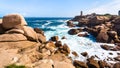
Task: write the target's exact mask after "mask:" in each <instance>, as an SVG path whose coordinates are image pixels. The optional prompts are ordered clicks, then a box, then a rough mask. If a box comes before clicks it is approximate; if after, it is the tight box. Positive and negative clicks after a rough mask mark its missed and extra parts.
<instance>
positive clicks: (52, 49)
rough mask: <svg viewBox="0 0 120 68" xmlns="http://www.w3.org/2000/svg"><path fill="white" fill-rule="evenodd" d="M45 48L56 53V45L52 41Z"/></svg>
mask: <svg viewBox="0 0 120 68" xmlns="http://www.w3.org/2000/svg"><path fill="white" fill-rule="evenodd" d="M45 48H47V49H48V50H50V51H51V52H54V51H55V44H54V42H52V41H49V42H47V43H46V45H45Z"/></svg>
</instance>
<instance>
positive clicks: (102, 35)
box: [96, 29, 109, 43]
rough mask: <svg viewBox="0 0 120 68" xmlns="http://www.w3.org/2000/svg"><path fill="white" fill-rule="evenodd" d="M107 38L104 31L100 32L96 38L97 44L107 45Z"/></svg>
mask: <svg viewBox="0 0 120 68" xmlns="http://www.w3.org/2000/svg"><path fill="white" fill-rule="evenodd" d="M108 39H109V36H108V34H107V31H106V30H104V29H103V30H101V31H100V33H99V34H98V36H97V37H96V40H97V42H102V43H107V42H108Z"/></svg>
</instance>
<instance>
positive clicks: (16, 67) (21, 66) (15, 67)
mask: <svg viewBox="0 0 120 68" xmlns="http://www.w3.org/2000/svg"><path fill="white" fill-rule="evenodd" d="M5 68H26V67H25V66H24V65H16V64H11V65H8V66H5Z"/></svg>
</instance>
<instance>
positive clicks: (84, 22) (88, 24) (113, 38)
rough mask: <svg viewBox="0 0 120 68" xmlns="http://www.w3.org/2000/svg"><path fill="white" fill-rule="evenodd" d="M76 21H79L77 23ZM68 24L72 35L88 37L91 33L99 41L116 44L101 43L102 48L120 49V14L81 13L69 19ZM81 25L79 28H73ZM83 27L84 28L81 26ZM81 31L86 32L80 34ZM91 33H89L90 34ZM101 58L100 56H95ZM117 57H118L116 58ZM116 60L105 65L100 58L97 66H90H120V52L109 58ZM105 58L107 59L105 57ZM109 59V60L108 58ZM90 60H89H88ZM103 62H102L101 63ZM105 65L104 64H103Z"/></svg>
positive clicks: (117, 67) (109, 49)
mask: <svg viewBox="0 0 120 68" xmlns="http://www.w3.org/2000/svg"><path fill="white" fill-rule="evenodd" d="M75 22H78V23H77V24H75ZM67 26H68V27H70V28H71V29H70V30H69V31H68V33H69V34H70V35H78V37H88V36H89V34H91V35H93V36H94V37H95V38H96V41H97V42H98V43H109V44H114V46H109V45H101V48H103V49H104V50H107V51H116V53H117V52H119V51H120V46H119V43H120V38H119V37H120V27H119V26H120V16H117V15H110V14H105V15H99V14H95V13H93V14H90V15H80V16H75V17H74V18H73V19H72V20H69V21H67ZM73 27H79V28H73ZM81 27H82V28H81ZM80 32H86V33H84V34H79V33H80ZM88 33H89V34H88ZM94 57H96V58H99V56H94ZM116 58H117V59H116ZM107 59H111V60H112V61H114V62H115V63H114V64H111V63H107V64H110V65H108V66H107V65H105V64H106V62H107V61H106V62H105V61H101V60H98V61H97V62H96V63H97V64H99V65H97V64H95V66H96V67H94V66H93V67H90V66H89V65H88V67H89V68H106V67H107V68H119V67H120V66H119V65H116V64H120V63H119V60H118V59H120V58H119V54H118V57H114V58H107ZM104 60H105V59H104ZM108 61H109V60H108ZM88 62H89V61H88ZM100 63H102V64H100ZM102 65H103V66H102Z"/></svg>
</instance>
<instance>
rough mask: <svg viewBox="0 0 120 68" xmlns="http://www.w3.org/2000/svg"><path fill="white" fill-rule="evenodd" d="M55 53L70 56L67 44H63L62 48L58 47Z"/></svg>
mask: <svg viewBox="0 0 120 68" xmlns="http://www.w3.org/2000/svg"><path fill="white" fill-rule="evenodd" d="M56 52H57V53H63V54H65V55H68V54H70V48H69V47H68V46H67V44H64V45H63V46H60V47H59V48H58V50H57V51H56Z"/></svg>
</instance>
